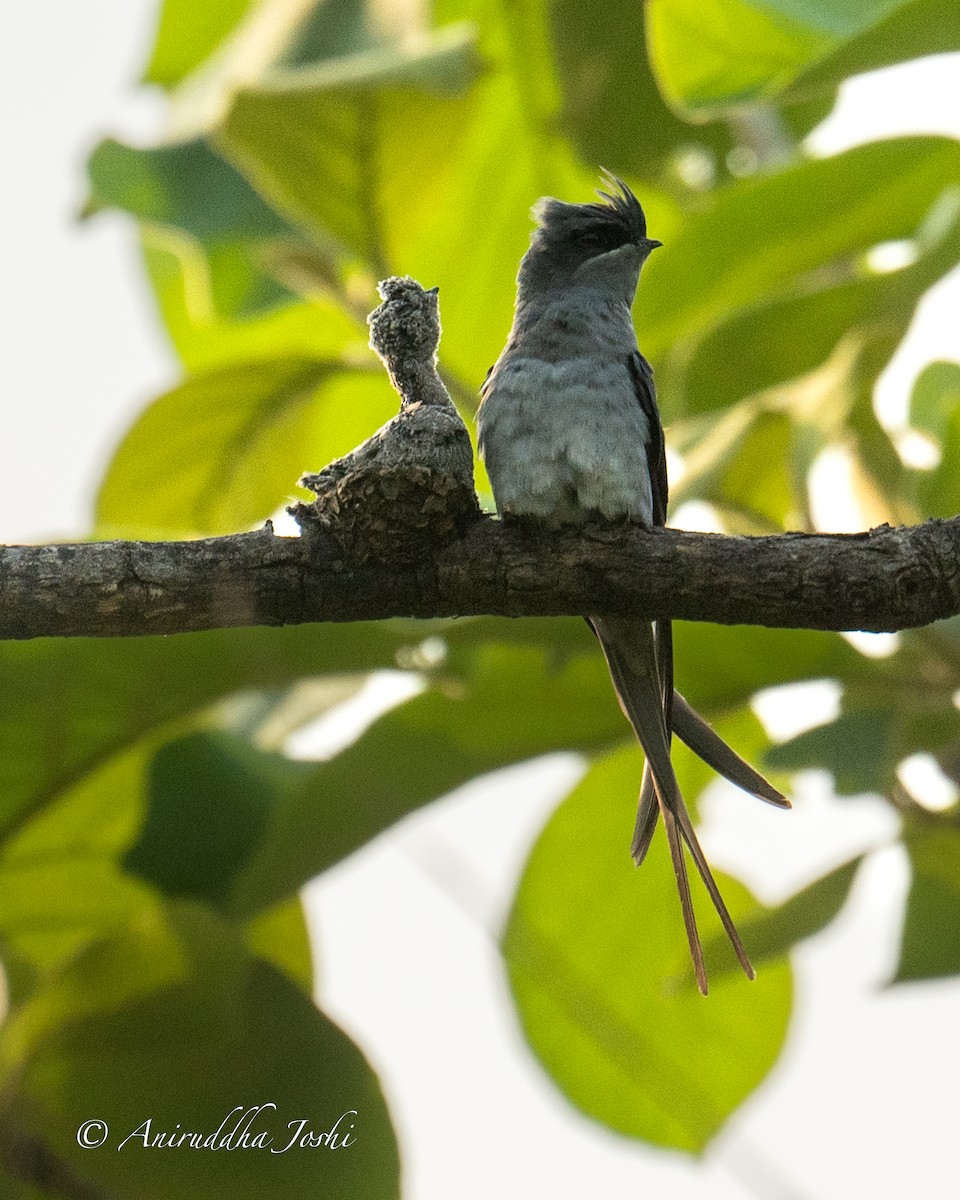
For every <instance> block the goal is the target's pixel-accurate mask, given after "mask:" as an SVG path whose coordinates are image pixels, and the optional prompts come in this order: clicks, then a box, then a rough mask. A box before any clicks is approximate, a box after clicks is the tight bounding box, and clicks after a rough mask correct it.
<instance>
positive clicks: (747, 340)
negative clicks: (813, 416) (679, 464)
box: [666, 220, 960, 413]
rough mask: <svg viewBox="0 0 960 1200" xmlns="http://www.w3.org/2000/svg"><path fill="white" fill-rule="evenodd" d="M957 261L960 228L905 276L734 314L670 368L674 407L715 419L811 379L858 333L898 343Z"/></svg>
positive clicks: (865, 278)
mask: <svg viewBox="0 0 960 1200" xmlns="http://www.w3.org/2000/svg"><path fill="white" fill-rule="evenodd" d="M958 259H960V236H958V230H957V222H956V220H955V221H954V222H953V224H951V225H950V226H949V227H948V228H947V229H945V230H943V231H942V232H941V234H940V236H939V237H938V238H937V239H936V241H934V242H933V243H932V244H927V245H925V246H924V248H923V251H922V253H921V255H920V257H919V258H918V260H917V261H916V262H915V263H913V264H912V265H910V266H908V267H904V268H902V269H901V270H897V271H891V272H888V273H886V274H883V275H878V274H873V273H870V274H866V275H862V276H861V277H859V278H855V279H850V280H847V281H845V282H843V283H840V284H836V285H832V286H828V287H817V288H815V289H813V290H810V289H804V290H803V291H801V293H800V294H799V295H783V294H780V295H776V296H774V297H773V298H772V299H771V298H765V299H764V300H763V301H761V303H760V304H759V305H757V306H754V307H751V308H747V309H741V310H739V311H735V312H733V313H732V314H731V315H730V316H729V317H728V318H727V319H726V320H725V321H723V322H722V323H721V324H719V325H716V326H714V327H713V328H712V329H711V330H709V332H707V334H706V336H705V337H703V338H702V339H701V340H700V341H699V342H697V343H696V344H695V345H694V347H692V349H691V347H690V346H689V345H685V346H684V347H683V348H682V350H681V354H682V356H683V358H684V362H683V364H682V366H679V365H671V364H669V363H668V365H667V367H666V370H667V372H668V375H669V376H670V377H671V378H672V377H673V375H674V372H676V373H678V374H680V375H681V379H680V382H679V387H678V392H679V394H671V397H670V400H671V402H672V403H671V406H672V407H674V408H676V409H677V410H679V411H680V412H693V413H700V412H709V411H712V410H714V409H718V408H725V407H726V406H728V405H731V404H733V403H735V402H736V401H738V400H740V399H741V398H743V397H744V396H749V395H751V394H753V393H756V392H761V391H765V390H766V389H768V388H771V387H774V386H775V385H777V384H781V383H784V382H786V381H787V380H790V379H795V378H797V377H798V376H801V375H806V374H807V373H808V372H810V371H813V370H815V369H816V368H818V367H820V366H821V365H822V364H824V363H825V362H826V361H827V360H828V359H829V358H830V357H831V355H832V354H833V353H834V351H835V350H836V348H837V346H838V345H839V344H840V343H841V341H843V340H844V339H845V338H848V337H850V335H851V334H852V333H853V332H854V331H856V330H857V329H864V330H875V329H880V330H883V331H884V332H885V333H886V334H887V335H888V336H892V337H894V338H895V339H899V338H900V337H902V336H903V334H904V333H905V332H906V328H907V325H908V324H909V322H910V320H911V319H912V317H913V313H914V310H915V308H916V305H917V303H918V301H919V300H920V298H921V297H922V296H923V294H924V293H925V292H926V290H927V289H928V288H929V287H931V286H932V285H933V284H934V283H935V282H936V281H937V280H938V279H939V278H941V277H942V276H943V275H945V274H946V273H947V272H948V271H949V270H951V269H952V267H953V266H954V265H955V264H956V262H957V260H958ZM678 357H679V356H678Z"/></svg>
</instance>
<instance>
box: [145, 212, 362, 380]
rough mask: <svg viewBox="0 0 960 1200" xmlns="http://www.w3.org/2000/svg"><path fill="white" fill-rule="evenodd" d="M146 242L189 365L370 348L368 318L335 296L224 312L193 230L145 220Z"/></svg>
mask: <svg viewBox="0 0 960 1200" xmlns="http://www.w3.org/2000/svg"><path fill="white" fill-rule="evenodd" d="M142 242H143V250H144V260H145V265H146V268H147V273H148V275H149V277H150V282H151V284H152V286H153V290H154V293H155V294H156V298H157V302H158V304H159V308H160V315H161V317H162V319H163V322H164V325H165V326H166V328H167V332H168V334H169V335H170V338H171V340H172V342H173V346H174V349H175V350H176V352H177V354H178V355H179V356H180V358H181V359H182V361H183V364H184V366H185V367H187V368H188V369H189V370H191V371H195V372H202V371H209V370H211V369H212V368H215V367H223V366H228V365H236V364H244V363H246V364H249V363H251V362H254V361H262V360H277V359H293V358H300V359H314V360H316V359H331V358H341V357H344V356H349V357H350V358H351V359H352V360H354V361H355V360H356V359H357V358H358V357H361V358H362V356H363V355H364V354H365V353H366V349H367V338H368V330H367V328H366V326H365V325H361V324H360V322H358V321H357V320H356V318H355V317H353V316H352V315H351V314H350V313H348V312H346V311H345V310H344V309H343V307H342V306H341V305H340V304H338V303H335V302H334V301H333V300H330V299H325V298H321V297H320V296H314V297H311V298H310V299H309V300H306V301H300V300H298V301H290V302H287V303H282V304H279V305H277V306H276V307H274V308H272V309H270V310H269V311H268V312H265V313H260V314H258V315H256V316H247V317H244V316H242V315H237V314H234V315H233V317H231V318H227V317H225V316H224V315H223V314H222V313H221V312H220V311H219V310H218V308H217V305H216V303H215V299H214V295H213V280H212V278H211V271H210V262H209V260H208V259H207V257H206V256H205V255H204V254H203V252H202V251H201V250H200V248H199V247H198V246H197V245H196V243H195V242H194V241H193V240H192V239H191V238H189V237H185V236H183V235H181V234H178V233H177V232H176V231H175V230H170V229H162V228H161V227H160V226H157V225H147V226H144V227H143V230H142Z"/></svg>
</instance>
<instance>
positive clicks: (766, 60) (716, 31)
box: [648, 0, 907, 113]
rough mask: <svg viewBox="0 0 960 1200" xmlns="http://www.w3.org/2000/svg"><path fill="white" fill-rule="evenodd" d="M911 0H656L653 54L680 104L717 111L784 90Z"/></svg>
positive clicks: (651, 16)
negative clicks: (758, 0) (757, 0)
mask: <svg viewBox="0 0 960 1200" xmlns="http://www.w3.org/2000/svg"><path fill="white" fill-rule="evenodd" d="M906 3H907V0H800V3H796V2H795V0H767V2H765V3H757V2H756V0H698V2H697V3H694V2H693V0H651V3H650V4H649V5H648V13H649V22H650V41H651V57H652V60H653V65H654V68H655V69H656V71H657V75H658V77H659V79H660V84H661V86H662V88H663V90H664V93H665V94H666V95H667V96H668V97H669V99H670V100H671V102H672V103H674V104H675V105H677V107H679V108H682V109H686V110H687V111H689V112H693V113H702V112H704V111H706V112H710V111H712V110H715V109H717V108H720V109H723V108H726V107H730V106H735V105H740V104H743V103H745V102H746V101H749V100H756V99H758V98H761V97H769V96H773V95H776V94H777V93H778V92H781V91H783V89H784V88H786V87H787V86H788V85H789V84H790V83H791V82H792V81H793V80H794V79H796V78H797V76H798V75H800V74H801V73H802V72H803V71H804V70H805V69H807V68H808V67H810V66H811V65H813V64H815V63H817V62H818V61H819V60H821V59H823V58H825V57H826V56H827V55H829V54H830V53H832V52H834V51H836V50H838V49H840V48H842V47H843V46H845V45H847V44H848V43H850V42H852V41H854V40H855V39H856V38H857V37H859V36H860V35H861V34H863V33H866V32H868V31H869V30H870V29H872V28H873V26H875V25H876V24H878V23H879V22H880V21H882V20H883V19H884V18H885V17H888V16H889V15H890V14H891V13H892V12H894V11H895V10H896V9H898V8H902V7H905V6H906Z"/></svg>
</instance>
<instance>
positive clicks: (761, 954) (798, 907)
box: [704, 855, 862, 979]
mask: <svg viewBox="0 0 960 1200" xmlns="http://www.w3.org/2000/svg"><path fill="white" fill-rule="evenodd" d="M861 861H862V856H860V855H858V856H857V857H856V858H854V859H851V861H850V862H847V863H844V864H843V866H840V867H837V868H836V869H835V870H833V871H831V872H830V873H829V874H827V875H824V876H822V877H821V878H820V879H817V880H815V881H814V882H813V883H811V884H809V885H808V886H807V887H805V888H803V889H802V890H801V891H799V892H796V893H795V894H794V895H793V896H791V897H790V898H789V900H785V901H784V902H783V903H782V904H779V905H777V907H776V908H770V909H763V908H761V907H760V906H758V911H756V912H754V913H749V914H747V916H746V917H745V918H743V919H742V920H740V921H738V922H737V927H738V928H739V930H740V935H741V937H742V938H743V940H744V944H745V945H746V946H747V947H748V949H749V952H750V961H751V962H752V963H753V965H754V966H755V967H757V968H758V969H759V967H760V966H761V964H763V963H766V962H769V961H770V960H771V959H775V960H776V959H782V958H783V956H784V955H785V954H789V952H790V951H791V950H792V949H793V947H794V946H795V945H796V944H797V943H798V942H801V941H803V940H804V939H805V938H808V937H812V936H813V935H814V934H816V933H819V932H820V931H821V929H824V928H825V927H826V926H827V925H829V924H830V922H831V921H832V920H833V919H834V918H835V917H836V916H837V914H838V913H839V912H840V910H841V909H842V908H843V906H844V904H846V902H847V897H848V896H849V894H850V888H851V886H852V884H853V880H854V878H855V876H856V874H857V870H858V869H859V867H860V863H861ZM725 946H726V937H725V935H723V934H721V935H719V936H718V935H716V934H715V935H714V936H713V937H712V938H711V939H710V941H709V942H708V943H707V944H706V945H705V946H704V954H706V955H707V956H708V957H712V958H714V959H718V960H720V961H719V964H718V966H716V967H715V968H714V971H713V978H714V979H717V978H719V977H720V976H722V975H729V974H731V973H733V972H736V971H737V970H739V966H738V964H737V963H736V962H733V963H731V962H730V961H729V960H728V959H720V956H721V951H722V950H723V949H724V948H725Z"/></svg>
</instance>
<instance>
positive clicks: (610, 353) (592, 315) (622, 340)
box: [478, 176, 788, 994]
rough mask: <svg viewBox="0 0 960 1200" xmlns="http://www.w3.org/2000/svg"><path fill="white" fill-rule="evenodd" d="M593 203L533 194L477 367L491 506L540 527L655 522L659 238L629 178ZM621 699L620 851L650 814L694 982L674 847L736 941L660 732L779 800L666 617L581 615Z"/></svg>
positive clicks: (659, 519)
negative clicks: (629, 780)
mask: <svg viewBox="0 0 960 1200" xmlns="http://www.w3.org/2000/svg"><path fill="white" fill-rule="evenodd" d="M606 181H607V183H608V186H609V187H610V189H611V190H610V191H609V192H600V193H599V196H600V203H591V204H567V203H564V202H563V201H560V200H554V199H544V200H540V201H539V202H538V203H537V205H536V206H535V207H534V216H535V218H536V220H537V222H538V224H537V228H536V229H535V230H534V233H533V235H532V237H531V241H530V248H529V250H528V251H527V253H526V254H525V255H524V257H523V260H522V262H521V264H520V271H519V274H518V277H517V303H516V311H515V315H514V321H513V327H512V328H511V330H510V335H509V338H508V340H507V344H506V347H505V348H504V351H503V353H502V354H501V356H500V358H499V359H498V360H497V362H496V364H495V365H494V367H493V368H492V369H491V371H490V373H489V374H488V376H487V379H486V382H485V383H484V386H483V392H482V402H481V405H480V411H479V415H478V430H479V444H480V451H481V454H482V455H483V457H484V460H485V462H486V466H487V473H488V475H489V477H490V483H491V486H492V487H493V493H494V497H495V499H496V502H497V508H498V510H499V511H500V513H501V515H502V516H504V517H517V518H524V519H528V520H530V519H535V520H537V521H539V522H542V523H543V524H545V525H548V526H561V525H580V524H584V523H586V522H589V521H591V520H595V519H596V518H598V517H602V518H606V519H608V520H615V519H627V520H631V521H637V522H640V523H641V524H644V525H648V526H652V525H663V524H665V522H666V510H667V471H666V457H665V452H664V439H663V428H662V425H661V422H660V414H659V411H658V409H657V403H656V392H655V389H654V383H653V373H652V371H651V369H650V366H649V364H648V363H647V361H646V360H645V359H644V358H643V356H642V355H641V353H640V350H639V348H638V345H637V338H636V333H635V331H634V327H633V320H632V317H631V311H630V310H631V306H632V303H633V297H634V294H635V292H636V288H637V284H638V282H639V277H640V270H641V268H642V266H643V264H644V262H645V261H646V259H647V257H648V256H649V255H650V253H651V252H652V250H654V249H655V248H656V247H657V246H659V245H660V242H658V241H655V240H654V239H651V238H648V237H647V229H646V220H645V217H644V214H643V210H642V208H641V206H640V203H639V201H638V200H637V198H636V197H635V196H634V194H633V193H632V192H631V191H630V189H629V188H628V187H627V186H626V185H625V184H624V183H622V182H621V181H620V180H618V179H616V178H614V177H613V176H606ZM587 619H588V621H589V623H590V625H591V626H592V628H593V630H594V632H595V633H596V635H597V638H598V639H599V641H600V644H601V647H602V648H603V652H604V654H605V656H606V659H607V664H608V666H609V668H610V674H611V677H612V680H613V683H614V687H615V689H616V692H617V696H618V699H619V700H620V705H621V707H622V709H623V711H624V713H625V714H626V716H627V718H628V719H629V720H630V722H631V724H632V725H633V728H634V730H635V732H636V734H637V737H638V739H639V741H640V742H641V744H642V746H643V749H644V752H645V754H646V759H647V763H646V766H645V768H644V776H643V780H642V783H641V789H640V801H639V808H638V814H637V826H636V830H635V833H634V840H633V846H632V853H633V855H634V859H635V861H636V862H637V863H639V862H641V861H642V859H643V856H644V854H645V853H646V850H647V847H648V846H649V843H650V839H651V837H652V836H653V833H654V830H655V827H656V823H657V818H658V816H662V817H663V821H664V826H665V828H666V832H667V838H668V842H669V845H670V854H671V859H672V862H673V867H674V872H675V874H676V878H677V886H678V888H679V892H680V899H681V906H682V910H683V917H684V924H685V927H686V931H687V937H688V941H689V944H690V951H691V956H692V958H693V963H694V969H695V972H696V977H697V984H698V986H699V988H700V990H701V991H702V992H703V993H704V994H705V993H706V990H707V978H706V970H705V967H704V963H703V954H702V951H701V947H700V939H699V935H698V932H697V926H696V918H695V915H694V911H693V904H692V902H691V898H690V887H689V880H688V877H687V868H686V860H685V856H684V850H683V846H684V843H685V844H686V846H687V848H688V850H689V852H690V855H691V857H692V858H693V861H694V863H695V865H696V867H697V870H698V871H699V873H700V875H701V876H702V878H703V881H704V883H705V885H706V887H707V890H708V892H709V893H710V896H711V899H712V900H713V902H714V905H715V906H716V908H717V911H718V913H719V914H720V918H721V920H722V922H723V924H724V927H725V929H726V930H727V933H728V935H729V937H730V940H731V942H732V944H733V946H734V949H735V951H736V953H737V956H738V958H739V959H740V962H741V964H742V965H743V968H744V970H745V972H746V973H747V975H748V976H750V977H751V978H752V977H753V968H752V967H751V966H750V963H749V960H748V958H747V955H746V952H745V950H744V948H743V945H742V943H741V941H740V938H739V936H738V934H737V931H736V929H735V927H734V925H733V921H732V920H731V918H730V914H729V913H728V912H727V909H726V906H725V905H724V903H723V899H722V897H721V896H720V893H719V890H718V889H717V885H716V883H715V882H714V879H713V876H712V874H711V872H710V868H709V866H708V865H707V862H706V859H705V858H704V856H703V852H702V850H701V848H700V845H699V842H698V841H697V836H696V833H695V831H694V828H693V824H692V822H691V820H690V817H689V815H688V813H687V810H686V807H685V805H684V803H683V798H682V796H681V794H680V788H679V785H678V783H677V778H676V775H675V773H674V770H673V766H672V764H671V761H670V739H671V735H672V733H673V732H676V733H678V734H679V736H681V737H682V738H683V739H684V740H685V741H686V742H687V744H688V745H690V746H691V747H692V748H693V749H694V750H695V751H696V752H697V753H698V754H700V756H701V757H702V758H703V759H704V760H705V761H707V762H708V763H710V765H712V766H713V767H715V768H716V769H717V770H718V771H720V772H721V773H722V774H724V775H726V776H727V778H729V779H731V780H733V782H735V783H738V784H739V785H740V786H742V787H744V788H745V789H746V790H747V791H750V792H752V793H753V794H754V795H757V796H759V797H761V798H762V799H764V800H768V801H770V802H771V803H774V804H778V805H781V806H783V805H787V806H788V802H787V801H785V800H784V798H783V797H782V796H781V794H780V793H779V792H778V791H777V790H776V789H775V788H773V787H772V786H771V785H770V784H769V783H768V782H767V781H766V780H765V779H764V778H763V777H762V776H761V775H759V774H758V773H757V772H756V771H754V770H753V768H751V767H749V766H748V765H747V764H746V763H745V762H744V761H743V760H742V759H741V758H740V757H739V755H737V754H736V753H735V752H734V751H733V750H732V749H731V748H730V747H729V746H727V745H726V743H725V742H724V741H723V740H722V739H721V738H720V737H719V736H718V735H717V734H716V733H715V732H714V731H713V730H712V729H711V728H710V726H709V725H707V723H706V722H705V721H704V720H703V719H702V718H701V717H700V716H699V715H698V714H697V713H695V712H694V710H693V709H691V708H690V706H689V705H688V704H687V703H686V702H685V701H684V700H683V699H682V697H680V696H679V695H676V694H675V693H674V688H673V655H672V639H671V630H670V622H669V621H658V622H653V623H651V622H647V621H639V622H638V621H635V620H626V619H622V618H599V617H588V618H587Z"/></svg>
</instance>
